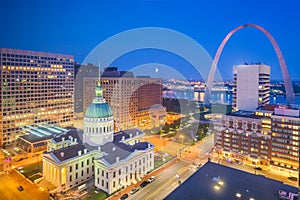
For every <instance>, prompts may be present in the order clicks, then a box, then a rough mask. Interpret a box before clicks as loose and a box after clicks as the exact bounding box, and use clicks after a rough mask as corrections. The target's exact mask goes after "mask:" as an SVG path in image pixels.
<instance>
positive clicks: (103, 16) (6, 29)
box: [0, 0, 300, 80]
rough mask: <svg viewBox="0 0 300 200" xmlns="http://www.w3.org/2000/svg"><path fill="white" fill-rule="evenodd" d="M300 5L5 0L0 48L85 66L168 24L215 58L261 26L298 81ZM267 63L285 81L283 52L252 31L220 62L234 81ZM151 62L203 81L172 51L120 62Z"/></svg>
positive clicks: (268, 0)
mask: <svg viewBox="0 0 300 200" xmlns="http://www.w3.org/2000/svg"><path fill="white" fill-rule="evenodd" d="M299 11H300V1H297V0H294V1H292V0H286V1H274V0H265V1H262V0H248V1H240V0H236V1H233V0H224V1H221V0H220V1H216V0H210V1H200V0H199V1H196V0H195V1H174V0H133V1H59V0H57V1H56V0H54V1H46V0H45V1H21V0H20V1H15V0H12V1H2V2H1V6H0V17H1V25H0V29H1V31H0V47H6V48H17V49H26V50H35V51H46V52H57V53H65V54H72V55H74V57H75V60H76V61H78V62H83V60H84V58H85V57H86V56H87V55H88V53H89V52H90V51H91V50H92V49H93V48H94V47H95V46H96V45H98V44H99V43H100V42H102V41H104V40H105V39H107V38H109V37H111V36H113V35H115V34H117V33H120V32H122V31H125V30H128V29H133V28H139V27H164V28H169V29H173V30H176V31H179V32H181V33H183V34H186V35H188V36H189V37H191V38H193V39H194V40H196V41H197V42H198V43H199V44H201V45H202V46H203V47H204V48H205V49H206V50H207V52H208V53H209V54H210V55H211V56H212V57H213V56H214V54H215V52H216V51H217V48H218V46H219V44H220V43H221V41H222V40H223V38H224V37H225V36H226V34H227V33H228V32H230V31H231V30H232V29H233V28H235V27H237V26H238V25H241V24H246V23H254V24H258V25H260V26H262V27H264V28H265V29H267V30H268V31H269V32H270V33H271V34H272V35H273V37H274V38H275V39H276V41H277V43H278V45H279V46H280V48H281V51H282V53H283V55H284V57H285V60H286V63H287V65H288V70H289V72H290V75H291V78H292V79H293V80H300V67H299V60H298V59H299V45H300V37H299V36H300V12H299ZM258 61H260V62H262V63H265V64H268V65H270V66H271V68H272V70H271V71H272V73H271V78H272V79H281V78H282V76H281V72H280V67H279V63H278V61H277V57H276V54H275V52H274V50H273V48H272V45H271V43H270V42H269V41H268V39H267V37H266V36H264V34H263V33H261V32H260V31H258V30H256V29H253V28H247V29H243V30H241V31H239V32H237V33H236V34H235V35H234V36H233V37H232V38H231V39H230V40H229V42H228V43H227V45H226V46H225V48H224V51H223V54H222V56H221V59H220V62H219V66H218V68H219V70H220V72H221V74H222V76H223V78H224V79H232V65H235V64H242V63H243V62H248V63H251V62H258ZM147 62H153V63H162V64H166V65H170V66H172V67H174V68H177V69H179V68H180V70H181V71H182V73H184V74H185V76H186V77H187V78H194V79H197V78H199V77H197V76H196V75H195V74H194V73H193V71H192V70H191V66H189V63H188V62H186V61H184V60H182V59H180V58H178V56H177V57H176V56H172V55H171V56H170V55H169V54H168V53H165V52H158V51H155V50H153V51H151V50H148V51H145V52H139V51H136V52H131V53H129V54H128V55H124V56H122V57H121V58H120V59H117V60H116V61H115V62H114V63H113V65H114V66H117V67H119V68H120V69H130V68H131V67H133V66H135V65H138V64H143V63H147Z"/></svg>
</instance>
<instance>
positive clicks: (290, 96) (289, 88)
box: [205, 24, 295, 103]
mask: <svg viewBox="0 0 300 200" xmlns="http://www.w3.org/2000/svg"><path fill="white" fill-rule="evenodd" d="M246 27H253V28H256V29H258V30H260V31H261V32H263V33H264V34H265V35H266V36H267V37H268V39H269V40H270V42H271V43H272V45H273V48H274V50H275V52H276V55H277V58H278V61H279V64H280V68H281V73H282V76H283V79H284V85H285V91H286V99H287V103H295V94H294V90H293V85H292V82H291V79H290V75H289V72H288V69H287V67H286V63H285V60H284V58H283V55H282V53H281V51H280V49H279V46H278V44H277V42H276V41H275V39H274V38H273V36H272V35H271V34H270V33H269V32H268V31H267V30H266V29H264V28H263V27H261V26H258V25H255V24H244V25H241V26H238V27H236V28H235V29H233V30H232V31H231V32H230V33H228V34H227V35H226V37H225V38H224V40H223V41H222V43H221V45H220V46H219V48H218V51H217V53H216V55H215V57H214V60H213V63H212V66H211V68H210V72H209V75H208V80H207V84H206V91H205V102H206V103H209V102H210V95H211V87H212V83H213V79H214V76H215V72H216V68H217V65H218V62H219V58H220V55H221V53H222V50H223V48H224V46H225V44H226V43H227V41H228V40H229V39H230V37H231V36H232V35H233V34H234V33H235V32H237V31H238V30H240V29H243V28H246Z"/></svg>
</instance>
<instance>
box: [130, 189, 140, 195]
mask: <svg viewBox="0 0 300 200" xmlns="http://www.w3.org/2000/svg"><path fill="white" fill-rule="evenodd" d="M137 191H139V188H133V189H132V190H131V191H130V194H134V193H136V192H137Z"/></svg>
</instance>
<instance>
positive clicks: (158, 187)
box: [129, 160, 194, 200]
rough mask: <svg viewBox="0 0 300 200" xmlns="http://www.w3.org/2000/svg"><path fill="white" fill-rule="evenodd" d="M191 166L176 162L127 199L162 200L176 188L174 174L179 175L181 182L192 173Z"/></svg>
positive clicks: (184, 162)
mask: <svg viewBox="0 0 300 200" xmlns="http://www.w3.org/2000/svg"><path fill="white" fill-rule="evenodd" d="M191 167H192V166H191V165H190V164H189V163H188V162H186V161H182V160H180V161H178V162H176V163H175V164H174V165H172V166H171V167H170V168H168V169H166V170H165V171H163V172H162V173H161V174H159V175H158V176H157V177H156V180H155V181H154V182H152V183H150V184H148V185H147V186H146V187H144V188H140V191H138V192H137V193H136V194H133V195H130V197H129V199H137V200H138V199H140V200H144V199H149V200H151V199H153V200H154V199H163V198H164V197H165V196H166V195H168V194H169V193H170V192H171V191H173V190H174V189H175V188H176V187H177V186H178V178H177V177H176V173H177V174H178V175H180V177H181V178H180V179H181V181H183V180H185V179H186V178H187V177H189V176H190V175H191V174H192V173H193V172H194V171H192V170H190V168H191Z"/></svg>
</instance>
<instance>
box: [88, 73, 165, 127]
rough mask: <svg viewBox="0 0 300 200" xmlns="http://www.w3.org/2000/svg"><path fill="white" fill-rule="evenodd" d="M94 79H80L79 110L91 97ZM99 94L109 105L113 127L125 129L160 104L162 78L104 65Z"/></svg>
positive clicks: (95, 79)
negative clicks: (137, 75) (81, 96)
mask: <svg viewBox="0 0 300 200" xmlns="http://www.w3.org/2000/svg"><path fill="white" fill-rule="evenodd" d="M97 81H98V78H84V84H83V86H84V91H83V97H84V99H83V101H84V103H83V111H84V112H85V110H86V109H87V107H88V105H89V104H90V103H91V99H93V98H94V95H95V93H94V89H93V88H95V86H96V85H97ZM101 85H102V87H103V96H104V98H105V99H106V101H107V102H108V104H109V105H110V106H111V108H112V110H113V113H114V118H115V126H116V129H117V130H118V129H122V130H125V129H129V128H133V127H136V126H137V125H138V124H139V119H142V118H143V116H145V115H148V116H149V109H150V108H151V107H152V106H153V105H156V104H159V105H162V79H161V78H150V77H134V74H133V73H132V72H126V71H118V70H117V68H107V69H106V70H105V71H104V72H103V73H102V75H101Z"/></svg>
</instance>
